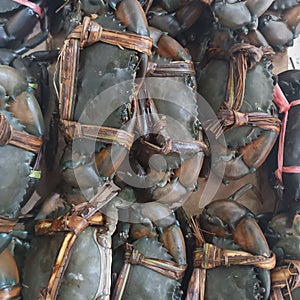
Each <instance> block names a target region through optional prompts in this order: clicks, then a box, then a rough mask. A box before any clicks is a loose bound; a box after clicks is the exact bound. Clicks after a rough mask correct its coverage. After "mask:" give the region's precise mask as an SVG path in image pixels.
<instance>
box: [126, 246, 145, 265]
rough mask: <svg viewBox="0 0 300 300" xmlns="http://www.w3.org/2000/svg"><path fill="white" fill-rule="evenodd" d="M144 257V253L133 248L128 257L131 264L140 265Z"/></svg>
mask: <svg viewBox="0 0 300 300" xmlns="http://www.w3.org/2000/svg"><path fill="white" fill-rule="evenodd" d="M143 259H144V255H143V254H142V253H140V252H139V251H138V250H137V249H133V250H132V253H131V256H130V258H129V263H130V264H132V265H140V264H141V263H142V261H143Z"/></svg>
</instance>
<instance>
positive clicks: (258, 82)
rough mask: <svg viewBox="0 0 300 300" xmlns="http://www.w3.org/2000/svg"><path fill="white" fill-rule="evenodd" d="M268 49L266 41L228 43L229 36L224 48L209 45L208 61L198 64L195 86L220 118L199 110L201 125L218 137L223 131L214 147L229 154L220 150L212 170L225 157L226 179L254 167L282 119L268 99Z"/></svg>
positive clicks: (270, 97)
mask: <svg viewBox="0 0 300 300" xmlns="http://www.w3.org/2000/svg"><path fill="white" fill-rule="evenodd" d="M272 53H273V52H272V49H270V48H269V47H259V48H257V47H255V46H253V45H250V44H246V43H236V44H233V45H231V46H230V41H229V42H228V41H227V45H225V49H224V48H223V49H221V48H211V49H208V57H209V60H208V63H207V64H206V65H205V67H203V68H201V69H199V76H198V78H197V81H198V92H199V93H200V94H201V95H202V96H203V97H204V98H205V99H206V100H207V102H208V103H209V104H210V105H211V107H212V109H213V110H214V111H215V112H216V114H217V117H218V119H219V122H211V121H210V120H205V116H203V117H202V118H201V119H204V121H203V122H202V123H203V124H202V125H203V129H204V130H205V131H208V132H212V133H213V135H214V136H215V138H216V141H218V138H219V137H220V136H221V135H222V134H224V137H225V140H226V143H225V145H222V144H221V143H219V145H218V143H217V145H216V147H217V148H219V149H223V150H225V151H227V154H226V155H225V156H224V157H222V156H223V155H221V156H220V158H219V162H217V163H216V164H215V165H214V166H213V171H214V172H216V173H218V169H220V168H219V167H218V164H219V163H220V162H225V164H226V169H225V174H224V178H225V179H238V178H241V177H243V176H245V175H247V174H249V173H251V172H255V170H256V169H257V168H259V167H260V166H261V164H262V163H263V162H264V161H265V159H266V158H267V156H268V154H269V153H270V151H271V149H272V147H273V145H274V144H275V141H276V139H277V137H278V135H279V131H280V120H279V119H278V118H277V110H276V106H275V105H274V104H273V102H272V101H273V90H274V84H273V79H272V72H271V70H272V66H271V62H270V60H269V57H270V56H269V55H271V54H272ZM228 60H229V61H228ZM226 148H227V150H226ZM222 175H223V174H220V176H222Z"/></svg>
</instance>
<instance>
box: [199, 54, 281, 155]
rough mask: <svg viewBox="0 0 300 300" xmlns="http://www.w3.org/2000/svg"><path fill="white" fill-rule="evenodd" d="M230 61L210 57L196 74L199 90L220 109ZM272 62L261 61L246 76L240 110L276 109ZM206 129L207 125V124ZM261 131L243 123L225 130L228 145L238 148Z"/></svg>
mask: <svg viewBox="0 0 300 300" xmlns="http://www.w3.org/2000/svg"><path fill="white" fill-rule="evenodd" d="M228 70H229V63H228V62H227V61H225V60H216V59H213V60H211V61H210V62H209V63H208V64H207V65H206V67H205V68H204V69H202V70H200V71H199V76H198V77H197V86H198V92H199V94H200V95H201V96H203V97H204V99H206V101H207V102H208V104H209V105H210V106H211V107H212V109H213V110H214V111H215V112H217V111H218V110H219V107H220V105H221V104H222V103H223V101H224V100H225V95H226V84H227V76H228ZM271 76H272V73H271V65H270V62H268V61H267V60H262V61H261V62H260V63H259V64H258V65H257V66H256V67H255V68H254V69H252V70H249V71H248V72H247V76H246V83H245V95H244V100H243V105H242V107H241V109H240V112H266V113H270V114H271V112H273V110H275V107H274V105H273V102H272V101H273V88H274V87H273V80H272V77H271ZM204 129H205V127H204ZM261 132H262V130H261V129H260V128H258V127H253V126H242V127H238V128H233V129H230V130H228V131H226V132H225V134H224V135H225V139H226V143H227V146H228V148H230V149H237V148H239V147H241V146H244V145H247V144H249V143H251V142H252V141H253V140H255V139H256V138H257V137H258V136H259V135H260V134H261Z"/></svg>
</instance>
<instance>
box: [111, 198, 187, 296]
mask: <svg viewBox="0 0 300 300" xmlns="http://www.w3.org/2000/svg"><path fill="white" fill-rule="evenodd" d="M123 213H124V212H123ZM125 213H126V214H130V216H131V219H130V223H125V222H120V223H119V230H118V231H116V233H115V236H114V255H113V278H116V280H115V284H114V288H113V292H112V299H114V300H117V299H130V300H133V299H149V300H150V299H153V300H154V299H181V296H182V291H181V280H182V278H183V275H184V272H185V269H186V259H187V258H186V248H185V241H184V237H183V234H182V231H181V228H180V225H179V223H178V221H177V220H176V217H175V214H174V212H172V211H171V210H170V209H168V208H167V207H166V206H165V205H163V204H160V203H154V202H151V203H145V204H142V205H136V204H134V205H133V206H131V207H130V209H129V210H126V212H125ZM166 216H167V217H166Z"/></svg>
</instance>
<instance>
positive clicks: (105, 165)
mask: <svg viewBox="0 0 300 300" xmlns="http://www.w3.org/2000/svg"><path fill="white" fill-rule="evenodd" d="M90 2H91V3H90ZM90 2H89V1H81V2H78V5H77V7H74V9H75V11H78V13H77V14H78V15H81V13H83V14H84V15H85V17H84V18H83V20H82V24H80V25H78V26H76V27H75V28H74V30H73V31H71V33H70V34H69V36H68V38H67V40H66V42H65V45H64V47H63V49H62V51H61V54H60V58H59V67H58V72H57V75H58V76H57V77H58V80H57V81H58V98H59V111H60V123H61V128H62V133H63V135H64V136H65V138H66V142H67V147H66V150H65V153H64V155H63V157H62V160H61V162H62V168H63V177H64V179H65V181H66V182H67V183H68V184H70V185H71V186H75V187H78V186H80V187H82V188H86V187H88V186H97V184H98V183H99V180H100V179H99V176H102V177H107V178H108V177H110V176H112V175H113V174H114V172H115V171H116V170H117V169H118V167H119V166H120V164H121V162H122V161H123V160H124V158H125V156H126V154H127V152H128V151H129V149H130V148H131V145H132V143H133V140H134V132H133V130H134V126H135V122H136V103H135V102H136V94H137V93H138V90H139V88H140V86H141V84H142V82H143V78H144V76H145V74H144V73H145V71H146V65H147V60H148V54H150V49H151V39H150V37H148V35H149V33H148V27H147V23H146V19H145V16H144V12H143V10H142V8H141V6H140V4H139V3H138V2H137V1H134V0H125V1H122V2H121V3H120V4H118V5H117V7H116V11H115V12H114V13H112V12H110V11H108V8H107V7H106V6H105V5H104V4H101V3H100V4H97V5H95V4H93V2H92V1H90ZM92 4H93V5H92ZM80 5H81V6H80ZM84 9H86V11H85V10H84ZM82 10H83V11H82ZM103 10H105V11H104V12H103ZM93 11H99V12H102V14H99V15H96V14H92V17H93V18H91V17H88V16H87V15H88V14H91V13H92V12H93ZM129 11H132V15H131V14H130V13H129ZM118 19H119V20H120V21H121V22H120V21H119V20H118ZM121 23H122V24H123V25H124V26H126V27H124V26H123V25H122V24H121ZM98 53H101V55H98ZM103 57H105V59H103ZM116 57H118V59H117V60H116ZM83 170H84V171H83ZM83 173H84V176H81V174H83ZM82 177H83V178H82Z"/></svg>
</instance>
